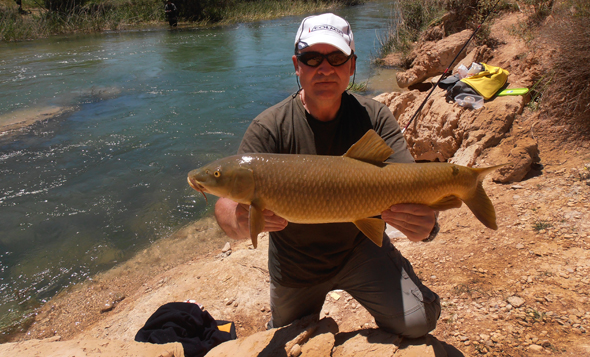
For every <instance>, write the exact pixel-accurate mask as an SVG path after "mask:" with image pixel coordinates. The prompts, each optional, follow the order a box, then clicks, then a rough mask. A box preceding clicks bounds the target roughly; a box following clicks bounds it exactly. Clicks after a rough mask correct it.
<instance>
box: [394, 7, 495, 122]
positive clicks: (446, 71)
mask: <svg viewBox="0 0 590 357" xmlns="http://www.w3.org/2000/svg"><path fill="white" fill-rule="evenodd" d="M499 2H500V0H496V3H495V4H494V6H492V9H491V10H490V11H489V12H488V13H487V15H486V16H485V17H484V18H483V20H482V21H481V23H480V24H479V25H478V26H477V28H476V29H475V31H473V33H472V34H471V36H470V37H469V39H467V42H465V44H464V45H463V47H461V50H460V51H459V52H457V55H456V56H455V58H453V60H452V61H451V63H450V64H449V66H448V67H447V69H445V71H444V72H443V74H442V75H441V76H440V78H439V79H438V81H436V84H435V85H434V86H433V87H432V89H431V90H430V92H429V93H428V95H427V96H426V98H424V101H422V104H420V106H419V107H418V109H417V110H416V112H415V113H414V115H413V116H412V118H411V119H410V121H409V122H408V124H406V126H405V127H404V128H403V129H402V134H404V133H405V132H406V129H408V127H409V126H410V124H411V123H412V122H413V121H414V119H415V118H416V116H418V113H419V112H420V111H421V110H422V108H424V105H425V104H426V101H427V100H428V98H430V95H431V94H432V92H434V90H435V89H436V87H438V84H439V83H440V81H442V80H443V79H444V78H445V77H446V76H447V73H448V72H449V69H450V68H451V67H452V66H453V63H455V61H456V60H457V58H459V55H460V54H461V53H462V52H463V50H464V49H465V47H467V45H468V44H469V42H471V40H472V39H473V38H474V37H475V35H476V34H477V31H479V29H480V28H481V26H482V25H483V24H484V22H486V20H487V18H488V16H490V14H491V13H492V12H494V10H495V9H496V5H498V3H499Z"/></svg>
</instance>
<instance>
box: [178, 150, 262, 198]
mask: <svg viewBox="0 0 590 357" xmlns="http://www.w3.org/2000/svg"><path fill="white" fill-rule="evenodd" d="M250 161H251V158H248V157H247V156H246V155H244V156H231V157H228V158H224V159H220V160H217V161H214V162H212V163H210V164H208V165H205V166H203V167H201V168H198V169H195V170H192V171H191V172H189V173H188V183H189V185H190V186H191V187H192V188H194V189H195V190H197V191H199V192H201V193H203V195H204V194H205V193H210V194H212V195H215V196H218V197H225V198H229V199H231V200H234V201H236V202H239V203H247V204H250V202H251V201H252V199H253V195H254V188H255V185H254V174H253V171H252V168H251V167H250ZM205 198H206V196H205Z"/></svg>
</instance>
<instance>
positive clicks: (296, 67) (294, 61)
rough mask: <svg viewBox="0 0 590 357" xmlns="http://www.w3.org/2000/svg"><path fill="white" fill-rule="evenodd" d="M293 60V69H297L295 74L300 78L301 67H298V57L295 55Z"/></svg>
mask: <svg viewBox="0 0 590 357" xmlns="http://www.w3.org/2000/svg"><path fill="white" fill-rule="evenodd" d="M291 59H292V60H293V67H295V74H296V75H297V76H299V66H298V65H297V56H295V55H293V57H291Z"/></svg>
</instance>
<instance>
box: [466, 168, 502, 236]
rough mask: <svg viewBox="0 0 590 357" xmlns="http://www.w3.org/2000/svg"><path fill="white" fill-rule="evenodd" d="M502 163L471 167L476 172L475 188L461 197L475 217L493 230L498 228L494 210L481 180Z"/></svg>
mask: <svg viewBox="0 0 590 357" xmlns="http://www.w3.org/2000/svg"><path fill="white" fill-rule="evenodd" d="M504 165H506V164H502V165H497V166H492V167H485V168H472V169H471V170H474V171H475V172H476V173H477V188H476V189H475V190H474V191H473V195H471V196H469V197H465V198H464V199H463V202H465V204H466V205H467V207H469V209H470V210H471V212H473V214H474V215H475V217H476V218H477V219H479V221H480V222H481V223H483V224H484V226H486V227H488V228H491V229H494V230H496V229H498V225H497V224H496V211H495V210H494V205H493V204H492V201H490V198H489V197H488V195H487V194H486V191H485V190H484V189H483V185H482V182H483V179H484V177H485V176H486V175H487V174H489V173H490V172H492V171H494V170H495V169H498V168H500V167H502V166H504Z"/></svg>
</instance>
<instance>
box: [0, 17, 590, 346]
mask: <svg viewBox="0 0 590 357" xmlns="http://www.w3.org/2000/svg"><path fill="white" fill-rule="evenodd" d="M510 16H512V18H511V19H508V20H506V18H503V19H500V20H498V21H500V23H501V27H502V28H509V24H510V22H511V21H512V23H515V21H519V20H518V18H519V16H521V15H519V14H516V15H510ZM502 21H503V22H502ZM504 35H505V36H504V37H503V39H504V41H505V44H504V45H503V46H504V47H502V46H500V47H499V48H497V49H495V50H493V51H488V52H487V55H486V56H487V59H489V60H490V62H489V63H491V64H493V65H502V66H503V67H509V68H510V70H511V77H510V81H511V82H512V83H515V84H518V86H521V85H523V86H525V85H527V83H529V82H530V78H528V77H527V73H530V72H534V71H536V70H538V69H536V68H535V67H534V66H533V65H531V64H535V63H537V64H540V63H542V61H543V59H542V58H535V59H534V60H532V59H531V57H530V56H531V53H538V52H534V51H533V52H526V51H525V47H524V44H523V43H521V42H519V39H518V38H513V39H512V40H511V38H510V36H509V34H507V33H506V34H504ZM523 51H525V52H526V53H529V55H528V57H527V56H523V53H524V52H523ZM483 52H486V51H483ZM473 56H475V54H474V55H473ZM471 58H474V57H471ZM471 58H469V57H467V58H466V59H464V60H465V61H469V60H471ZM494 61H495V62H494ZM529 65H531V66H529ZM527 66H529V67H528V68H529V69H530V71H529V72H525V70H524V69H525V68H527ZM409 95H412V96H413V98H414V99H413V101H414V102H416V101H418V103H419V102H420V99H421V98H423V96H424V95H425V93H420V92H417V91H413V92H412V91H406V92H404V94H401V95H399V94H395V95H392V96H390V97H389V99H388V100H390V102H395V101H396V100H398V99H400V98H401V99H403V98H404V96H409ZM394 97H395V98H394ZM443 97H444V94H443V93H440V92H435V94H434V95H433V99H432V100H431V101H430V102H429V103H428V104H427V108H426V109H425V110H426V111H430V112H429V115H425V117H426V116H429V117H432V118H439V119H440V118H443V117H444V118H447V119H449V118H450V119H449V120H447V121H446V122H445V123H448V122H451V121H452V120H451V119H453V120H455V119H454V118H456V120H457V123H459V124H457V125H456V126H455V127H454V129H455V133H457V132H460V133H461V134H460V135H458V134H453V135H451V136H452V138H453V140H455V142H451V143H450V144H449V140H447V141H446V142H442V141H441V142H442V144H439V142H436V141H434V140H433V139H432V137H428V136H426V135H424V134H423V133H421V132H420V131H419V129H418V127H416V126H415V127H411V128H410V129H409V130H408V135H414V137H413V138H412V140H409V142H410V145H411V146H412V149H413V150H414V151H415V152H418V151H420V150H423V146H421V142H422V143H424V142H427V141H428V140H430V142H436V144H434V145H439V146H437V147H436V148H437V150H435V151H436V152H437V154H438V155H444V153H445V152H446V151H448V150H450V149H448V148H452V149H453V150H455V151H454V152H462V153H463V154H465V153H466V154H465V155H463V156H461V160H468V161H469V160H474V162H475V164H476V165H480V166H488V165H491V164H499V163H503V162H506V160H508V161H510V160H513V159H515V158H517V157H519V156H518V155H517V153H515V149H516V148H522V147H526V148H529V147H531V145H530V144H526V145H524V146H523V145H521V144H520V143H522V142H527V143H530V142H531V141H532V142H533V144H532V147H534V148H535V150H532V151H531V152H530V155H528V156H527V155H524V156H523V157H524V158H529V159H531V160H529V161H527V163H526V165H528V168H529V170H530V171H528V173H526V175H523V177H522V178H520V179H519V180H518V181H516V182H504V183H501V182H495V181H493V180H492V178H493V175H490V177H488V178H486V180H485V181H484V188H485V190H486V192H487V193H488V195H489V196H490V198H491V200H492V202H493V204H494V206H495V209H496V216H497V221H498V227H499V228H498V230H496V231H494V230H490V229H487V228H485V227H484V226H483V225H482V224H481V223H480V222H479V221H478V220H477V219H476V218H475V217H474V216H473V214H472V213H471V212H470V211H469V209H468V208H467V207H466V206H463V207H462V208H460V209H454V210H450V211H445V212H442V213H441V215H440V219H439V220H440V223H441V232H440V234H439V235H438V237H437V238H436V239H435V240H434V241H433V242H430V243H411V242H409V241H408V240H407V239H405V238H404V237H403V236H399V234H396V233H395V232H393V233H392V240H393V241H394V244H395V245H396V247H398V249H400V250H401V251H402V253H403V254H404V256H406V257H407V258H408V259H409V260H410V261H411V262H412V263H413V265H414V268H415V270H416V272H417V273H418V275H419V276H420V277H421V278H422V280H423V281H424V282H425V284H426V285H428V286H430V287H431V288H432V289H433V290H434V291H435V292H436V293H438V294H439V295H440V296H441V301H442V305H443V310H442V316H441V318H440V320H439V323H438V326H437V328H436V330H434V331H433V333H432V335H433V336H434V337H435V338H436V339H438V340H439V341H444V343H446V344H447V346H446V347H447V348H446V349H445V350H446V352H440V351H439V352H437V351H436V348H434V349H430V350H429V351H430V352H429V353H430V355H437V356H442V355H445V353H447V354H448V355H452V353H450V352H451V351H454V353H455V355H457V353H458V355H460V354H461V352H459V351H458V350H461V351H462V353H463V354H464V355H470V356H471V355H486V356H546V355H555V356H590V336H589V331H590V296H589V294H590V285H589V282H590V278H588V273H589V271H590V210H589V208H590V138H585V137H583V136H579V135H578V136H576V135H574V134H576V133H575V132H574V131H573V130H574V129H572V127H570V126H568V124H567V123H563V122H562V121H560V118H555V117H547V116H543V115H540V114H539V112H538V111H532V110H531V109H529V108H527V107H525V104H526V99H523V98H518V99H515V98H512V99H510V98H509V99H500V98H496V99H494V100H493V101H490V102H487V103H486V106H485V109H484V110H481V111H479V112H474V111H472V112H469V111H466V110H465V109H463V108H459V107H458V106H457V105H455V104H452V103H447V102H446V101H444V98H443ZM396 98H398V99H396ZM389 104H390V103H388V105H389ZM445 106H446V109H445ZM502 107H509V109H508V110H506V111H505V112H502V111H501V109H500V108H502ZM390 108H392V106H390ZM396 108H397V109H399V106H398V107H394V110H396ZM405 108H410V109H412V103H409V104H406V105H405ZM436 108H439V109H436ZM437 110H439V111H437ZM444 110H446V111H444ZM443 111H444V112H443ZM408 112H412V110H408ZM441 113H442V114H441ZM449 113H450V114H449ZM506 113H508V114H506ZM397 114H398V117H399V118H400V122H402V125H403V124H404V123H405V120H407V119H408V118H407V114H406V113H405V112H404V111H403V110H402V111H401V112H400V113H397ZM485 118H489V119H485ZM498 118H504V119H505V121H504V122H503V124H501V125H496V126H494V125H490V124H489V123H491V122H492V120H493V121H494V122H495V121H497V119H498ZM459 119H462V121H459ZM466 119H468V120H466ZM437 120H438V119H437ZM486 120H488V121H487V122H486ZM439 122H442V120H439ZM465 122H468V123H469V124H468V125H467V124H464V123H465ZM420 123H421V124H420V125H421V126H422V127H426V128H434V131H436V132H437V134H436V135H441V136H444V135H445V133H447V132H448V130H449V129H448V128H445V127H444V126H437V125H438V124H437V122H428V121H426V118H423V119H421V121H420ZM505 123H509V124H510V125H508V126H507V125H504V124H505ZM491 127H495V128H498V130H499V131H498V132H496V134H497V136H494V135H489V133H488V131H491V129H490V128H491ZM474 133H475V134H474ZM429 135H431V134H429ZM447 137H449V135H447ZM420 140H422V141H420ZM451 141H452V140H451ZM444 145H447V146H444ZM527 145H528V146H527ZM517 151H518V150H517ZM525 151H526V150H525ZM467 154H468V155H467ZM451 156H452V155H451ZM455 158H456V157H455ZM525 161H526V160H525ZM526 165H525V166H526ZM494 178H496V179H498V177H494ZM500 181H501V180H500ZM226 241H227V237H225V236H224V234H223V233H222V232H221V231H220V230H219V229H218V228H217V227H216V226H215V224H214V223H213V221H212V219H211V218H209V219H207V220H204V221H201V222H195V223H194V224H192V225H189V226H187V227H185V228H183V229H182V230H181V231H179V232H178V233H176V234H175V235H174V236H172V237H170V238H168V239H166V240H163V241H161V242H159V243H158V244H157V245H155V246H154V247H153V248H151V249H149V250H146V251H145V252H143V253H141V254H139V255H138V256H137V257H136V258H135V259H133V260H132V261H130V262H127V263H125V264H124V265H122V266H120V267H117V268H116V269H114V270H112V271H110V272H108V273H105V274H103V275H101V276H98V277H95V278H94V279H93V280H92V281H89V282H87V283H85V284H82V285H79V286H76V287H73V288H71V289H69V290H68V291H66V292H64V293H62V294H60V295H59V296H57V297H56V298H55V299H53V300H52V301H50V302H49V303H47V304H46V305H45V306H44V307H42V308H41V309H40V310H39V311H38V314H37V316H36V318H35V322H34V323H33V324H32V325H31V326H30V328H29V329H28V330H27V331H26V333H24V334H22V335H20V336H18V338H17V340H21V341H22V340H29V339H40V338H48V337H51V338H53V340H62V341H73V340H82V341H85V340H91V339H101V341H104V340H105V339H106V340H110V339H112V340H117V341H132V340H133V337H134V336H135V333H136V332H137V330H138V329H139V328H141V326H142V325H143V324H144V323H145V321H146V320H147V318H148V317H149V316H150V315H151V314H152V313H153V312H154V311H155V310H156V309H157V308H158V307H159V306H160V305H163V304H165V303H167V302H170V301H186V300H187V299H194V300H197V301H198V302H200V303H201V304H203V305H204V307H205V308H206V309H207V311H209V312H210V313H211V315H212V316H214V317H215V318H217V319H225V320H231V321H234V322H235V323H236V327H237V333H238V337H239V339H238V341H246V338H248V337H249V336H254V335H255V334H257V333H262V334H261V335H260V336H262V337H261V339H262V340H263V341H267V340H268V341H270V340H271V339H273V338H274V337H271V336H270V335H268V332H263V331H265V325H266V322H267V321H268V319H269V317H270V311H269V305H268V290H269V280H268V270H267V254H266V249H267V247H268V240H267V239H266V238H264V237H263V238H262V239H260V242H259V247H258V249H252V247H251V245H250V244H249V242H232V243H231V247H228V246H226V247H224V245H226ZM223 247H224V248H223ZM222 248H223V249H222ZM206 249H212V253H210V254H207V255H201V256H197V255H195V254H194V253H193V252H195V251H203V250H206ZM321 317H322V318H324V321H328V322H330V321H333V322H334V323H335V324H336V326H337V330H336V332H334V336H335V337H332V338H331V339H329V341H328V340H326V339H323V340H318V341H323V342H322V343H323V344H324V345H326V344H328V345H329V346H332V345H333V346H335V348H334V349H331V348H330V350H331V351H332V352H331V353H332V354H333V355H334V356H336V355H340V356H344V355H355V356H357V355H361V354H359V352H358V350H356V352H354V353H352V352H350V353H348V354H347V353H346V352H342V351H345V350H346V348H344V346H347V344H346V343H345V341H348V340H353V339H354V338H355V336H365V337H367V336H372V338H373V340H374V341H380V342H382V343H384V342H387V343H389V344H390V345H391V344H396V343H397V342H395V341H393V340H391V338H390V337H386V336H385V337H384V336H377V334H378V333H379V332H378V330H375V328H376V326H375V324H374V321H373V319H372V318H371V316H370V315H369V314H368V313H367V312H366V311H365V310H364V308H362V307H361V306H360V305H359V304H358V303H357V302H356V301H355V300H354V299H353V298H352V297H351V296H349V295H348V294H347V293H346V292H343V291H333V292H331V293H329V294H328V296H327V297H326V302H325V304H324V308H323V311H322V314H321ZM327 325H329V326H328V327H329V328H328V327H326V328H327V329H333V328H334V325H333V324H331V323H325V324H324V325H322V326H324V327H325V326H327ZM303 328H304V329H305V327H303ZM320 329H321V328H320ZM265 334H266V335H265ZM265 339H266V340H265ZM258 341H261V340H258ZM289 341H292V340H289ZM326 341H328V342H326ZM398 342H399V341H398ZM103 343H104V342H103ZM244 343H245V342H244ZM329 343H332V345H330V344H329ZM427 344H428V343H426V345H427ZM254 345H255V343H251V344H250V345H249V346H250V347H252V346H254ZM398 345H399V344H398ZM315 346H316V347H317V346H321V344H316V345H315ZM2 347H6V345H4V346H2ZM242 347H243V346H242ZM304 347H305V346H304ZM338 347H339V348H340V349H339V350H338ZM375 348H377V347H375ZM352 350H354V348H353V349H349V350H348V351H352ZM0 351H2V350H0ZM338 351H340V352H338ZM287 352H290V351H287ZM363 352H364V353H365V354H364V355H369V353H368V352H367V349H365V350H364V351H363ZM398 352H399V351H397V349H396V350H391V349H389V350H388V352H387V353H389V354H390V355H396V356H400V355H401V354H400V353H398ZM338 353H339V354H338ZM375 353H377V352H375ZM416 353H418V354H417V355H425V354H421V353H419V352H416ZM103 355H109V354H108V353H105V354H103ZM304 355H305V354H304ZM307 355H313V354H307ZM316 355H319V354H316ZM374 355H378V354H374ZM381 355H383V354H381Z"/></svg>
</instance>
